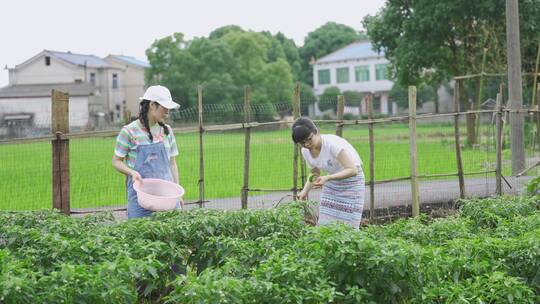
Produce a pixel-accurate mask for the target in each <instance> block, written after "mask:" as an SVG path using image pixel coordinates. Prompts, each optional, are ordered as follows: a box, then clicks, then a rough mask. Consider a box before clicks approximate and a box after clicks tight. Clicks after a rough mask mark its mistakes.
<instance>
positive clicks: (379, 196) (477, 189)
mask: <svg viewBox="0 0 540 304" xmlns="http://www.w3.org/2000/svg"><path fill="white" fill-rule="evenodd" d="M529 179H530V177H526V176H525V177H520V178H515V177H509V178H507V181H508V183H509V185H508V184H506V183H505V182H504V181H503V191H504V193H505V194H514V195H515V194H518V193H521V191H522V190H523V188H524V185H525V184H526V182H527V181H528V180H529ZM510 187H511V188H510ZM419 190H420V203H421V204H433V203H446V202H452V201H455V200H456V199H458V198H459V185H458V181H457V180H448V181H445V180H435V181H421V182H420V184H419ZM465 192H466V196H467V198H472V197H488V196H491V195H494V193H495V178H493V177H477V178H467V179H465ZM319 197H320V190H313V191H312V192H311V193H310V199H312V200H319ZM291 200H292V195H291V193H290V192H272V193H268V194H260V195H252V196H250V197H249V200H248V207H249V208H253V209H255V208H271V207H273V206H275V205H276V204H278V203H280V202H282V203H286V202H288V201H291ZM369 202H370V193H369V188H366V195H365V200H364V210H369V209H370V208H369V204H370V203H369ZM410 204H411V187H410V183H409V182H408V181H405V182H396V183H389V184H381V185H376V186H375V209H385V208H391V207H397V206H408V205H410ZM205 207H206V208H215V209H224V210H237V209H240V208H241V203H240V198H239V197H233V198H221V199H213V200H211V201H210V202H208V203H206V204H205ZM192 208H198V205H187V209H192ZM92 210H95V211H103V210H111V208H99V209H92ZM85 211H88V210H85ZM113 213H114V215H115V217H116V218H118V219H125V218H126V217H127V215H126V211H114V212H113ZM75 216H81V215H75Z"/></svg>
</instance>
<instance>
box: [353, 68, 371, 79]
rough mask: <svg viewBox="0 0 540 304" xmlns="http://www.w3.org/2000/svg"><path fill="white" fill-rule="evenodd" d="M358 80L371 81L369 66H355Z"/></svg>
mask: <svg viewBox="0 0 540 304" xmlns="http://www.w3.org/2000/svg"><path fill="white" fill-rule="evenodd" d="M354 75H355V78H356V82H363V81H369V66H367V65H361V66H357V67H355V68H354Z"/></svg>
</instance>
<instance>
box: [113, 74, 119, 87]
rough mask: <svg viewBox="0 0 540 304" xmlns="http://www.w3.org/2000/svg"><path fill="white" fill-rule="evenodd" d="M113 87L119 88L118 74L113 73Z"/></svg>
mask: <svg viewBox="0 0 540 304" xmlns="http://www.w3.org/2000/svg"><path fill="white" fill-rule="evenodd" d="M112 88H113V89H118V74H112Z"/></svg>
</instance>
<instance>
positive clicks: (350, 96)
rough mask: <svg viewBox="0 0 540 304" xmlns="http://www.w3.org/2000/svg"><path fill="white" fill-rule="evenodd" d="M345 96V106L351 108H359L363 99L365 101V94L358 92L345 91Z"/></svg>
mask: <svg viewBox="0 0 540 304" xmlns="http://www.w3.org/2000/svg"><path fill="white" fill-rule="evenodd" d="M343 96H344V97H345V104H346V105H347V106H349V107H357V106H359V105H360V102H361V101H362V99H364V94H363V93H361V92H357V91H344V92H343Z"/></svg>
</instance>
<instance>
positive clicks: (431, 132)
mask: <svg viewBox="0 0 540 304" xmlns="http://www.w3.org/2000/svg"><path fill="white" fill-rule="evenodd" d="M417 129H418V140H417V143H418V157H417V159H418V168H419V172H420V174H446V173H455V172H457V169H456V156H455V147H454V135H453V126H451V125H419V126H418V128H417ZM322 133H335V126H334V125H331V124H328V125H326V126H322ZM374 133H375V179H376V180H382V179H390V178H397V177H405V176H408V175H409V172H410V163H409V138H408V125H406V124H396V125H389V126H376V129H375V132H374ZM343 136H344V137H345V138H346V139H347V140H349V142H351V143H352V144H353V145H354V147H355V148H356V149H357V151H358V152H359V154H360V157H361V158H362V159H363V161H364V172H365V173H366V180H367V179H369V142H368V129H367V127H366V126H346V127H345V128H344V132H343ZM463 137H464V136H463ZM176 139H177V144H178V147H179V151H180V155H179V156H178V158H177V162H178V167H179V172H180V179H181V184H182V186H183V187H184V188H185V189H186V195H185V199H186V201H194V200H197V199H198V197H199V194H198V189H199V187H198V180H199V142H198V140H199V135H198V134H197V133H188V134H176ZM114 144H115V138H114V137H109V138H89V139H73V140H71V141H70V171H71V173H70V187H71V192H70V201H71V207H72V208H90V207H99V206H123V205H125V203H126V195H125V178H124V176H123V175H121V174H120V173H118V172H116V171H115V170H114V169H113V168H112V166H111V158H112V155H113V150H114ZM293 148H294V147H293V144H292V141H291V139H290V131H289V129H283V130H273V131H264V130H260V129H257V128H254V129H253V130H252V135H251V162H250V179H249V180H250V185H249V186H250V188H263V189H275V188H284V189H285V188H286V189H290V188H292V185H293V180H292V179H293V178H292V175H293V173H292V172H293V169H292V166H293ZM462 155H463V164H464V170H465V172H476V171H483V170H486V168H488V167H490V170H491V169H493V168H494V164H495V145H494V144H492V145H489V147H488V148H483V149H471V148H464V149H463V151H462ZM503 159H505V160H508V159H509V150H505V151H504V155H503ZM243 163H244V132H243V131H234V132H216V131H212V132H207V133H205V135H204V166H205V177H204V181H205V198H206V199H212V198H226V197H238V196H240V189H241V187H242V183H243ZM0 165H1V167H0V180H1V181H2V182H1V183H0V210H28V209H39V208H50V206H51V205H52V194H51V144H50V142H38V143H25V144H2V145H0ZM507 167H508V165H505V172H507V171H509V168H507ZM450 178H455V177H450Z"/></svg>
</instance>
